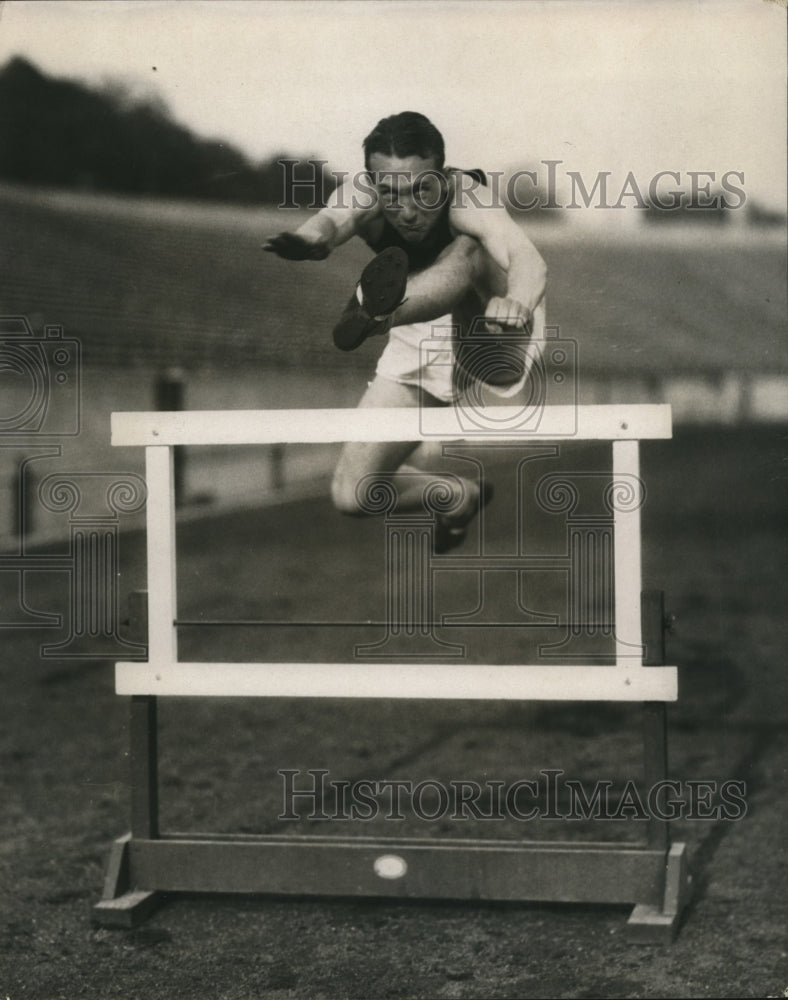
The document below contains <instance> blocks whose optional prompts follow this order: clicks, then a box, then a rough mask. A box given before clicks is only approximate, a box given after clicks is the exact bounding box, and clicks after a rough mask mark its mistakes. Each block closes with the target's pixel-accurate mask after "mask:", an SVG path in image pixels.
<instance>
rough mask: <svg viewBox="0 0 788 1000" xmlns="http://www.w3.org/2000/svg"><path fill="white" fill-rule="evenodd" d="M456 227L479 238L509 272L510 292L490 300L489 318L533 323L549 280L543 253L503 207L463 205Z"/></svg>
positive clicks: (457, 212) (507, 322) (504, 323)
mask: <svg viewBox="0 0 788 1000" xmlns="http://www.w3.org/2000/svg"><path fill="white" fill-rule="evenodd" d="M451 221H452V226H453V227H454V228H455V229H456V231H457V232H458V233H465V234H467V235H468V236H472V237H473V238H474V239H476V240H478V241H479V242H480V243H481V244H482V246H483V247H484V249H485V251H486V252H487V253H488V254H489V256H490V257H491V259H492V260H493V261H494V262H495V263H496V264H497V265H498V266H499V267H500V268H501V269H502V270H503V271H504V272H505V273H506V281H507V288H506V295H505V296H496V297H494V298H492V299H490V301H489V303H488V304H487V308H486V309H485V318H486V319H488V320H493V321H496V322H498V323H500V324H501V325H502V326H526V327H527V326H529V325H530V323H531V317H532V316H533V312H534V310H535V309H536V307H537V306H538V305H539V303H540V302H541V300H542V298H543V296H544V292H545V286H546V283H547V265H546V264H545V262H544V260H543V259H542V256H541V254H540V253H539V251H538V250H537V249H536V247H535V246H534V245H533V243H532V242H531V241H530V240H529V239H528V237H527V236H526V235H525V233H524V232H523V231H522V229H521V228H520V226H518V225H517V223H516V222H515V221H514V220H513V219H512V218H511V216H510V215H509V213H508V212H507V211H506V209H505V208H503V206H498V205H489V206H488V205H473V204H465V205H459V206H458V207H457V208H456V209H454V210H453V211H452V217H451Z"/></svg>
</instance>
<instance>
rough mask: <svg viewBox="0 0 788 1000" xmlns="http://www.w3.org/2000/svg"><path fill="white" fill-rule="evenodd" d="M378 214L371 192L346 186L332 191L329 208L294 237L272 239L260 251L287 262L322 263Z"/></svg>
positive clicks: (288, 235) (296, 232)
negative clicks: (284, 258)
mask: <svg viewBox="0 0 788 1000" xmlns="http://www.w3.org/2000/svg"><path fill="white" fill-rule="evenodd" d="M377 214H378V204H377V196H376V195H375V193H374V191H373V190H372V189H367V188H361V189H358V188H356V187H355V185H354V184H351V183H350V182H347V183H345V184H343V185H342V186H341V187H338V188H336V190H334V191H332V193H331V196H330V198H329V200H328V204H327V205H326V207H325V208H322V209H321V210H320V211H319V212H318V213H317V215H313V216H310V218H308V219H307V221H306V222H304V223H303V224H302V225H301V226H299V227H298V229H296V230H295V232H294V233H280V235H279V236H274V237H272V238H271V239H270V240H269V241H268V243H267V244H266V246H265V247H264V248H263V249H265V250H269V251H271V252H272V253H276V254H279V256H281V257H286V258H287V259H289V260H323V259H324V258H325V257H327V256H328V255H329V254H330V253H331V251H332V250H334V249H335V248H336V247H338V246H341V245H342V244H343V243H346V242H347V241H348V240H349V239H350V238H351V236H356V235H357V234H358V233H359V232H361V230H362V228H363V227H364V225H365V224H368V223H369V221H371V219H372V218H374V217H376V216H377Z"/></svg>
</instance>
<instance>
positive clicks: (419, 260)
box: [363, 167, 487, 273]
mask: <svg viewBox="0 0 788 1000" xmlns="http://www.w3.org/2000/svg"><path fill="white" fill-rule="evenodd" d="M448 172H449V173H463V174H467V175H468V176H469V177H473V179H474V180H476V181H479V182H480V183H481V184H485V185H486V184H487V177H486V175H485V173H484V171H483V170H453V169H452V168H451V167H450V168H449V171H448ZM450 201H451V198H449V197H447V198H446V203H445V204H444V205H442V206H441V208H440V209H438V211H440V218H439V219H438V221H437V222H436V223H435V225H434V227H433V228H432V229H431V230H430V232H429V233H428V235H427V237H426V239H424V240H422V242H421V243H409V242H408V241H407V240H406V239H405V238H404V237H403V236H401V235H400V234H399V233H398V232H397V230H396V229H395V228H394V226H392V225H391V223H390V222H389V221H388V219H386V218H384V219H383V228H382V230H381V233H380V236H378V237H377V239H369V238H367V237H366V236H365V237H363V239H364V242H365V243H366V244H367V246H368V247H369V248H370V250H372V251H374V253H376V254H378V253H380V252H381V251H382V250H387V249H388V248H389V247H399V249H400V250H404V251H405V253H406V254H407V256H408V264H409V267H408V271H409V272H411V273H412V272H415V271H423V270H424V269H425V268H427V267H429V266H430V265H431V264H434V263H435V261H436V260H437V259H438V257H439V256H440V255H441V254H442V253H443V251H444V250H445V249H446V247H447V246H448V245H449V244H450V243H451V242H453V240H454V236H453V234H452V232H451V228H450V227H449V203H450Z"/></svg>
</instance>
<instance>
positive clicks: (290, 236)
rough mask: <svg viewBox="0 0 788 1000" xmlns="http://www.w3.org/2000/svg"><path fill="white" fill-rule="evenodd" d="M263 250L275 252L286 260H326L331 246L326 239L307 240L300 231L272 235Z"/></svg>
mask: <svg viewBox="0 0 788 1000" xmlns="http://www.w3.org/2000/svg"><path fill="white" fill-rule="evenodd" d="M263 250H267V251H268V253H275V254H276V255H277V257H283V258H284V259H285V260H325V258H326V257H328V255H329V253H330V252H331V248H330V247H329V245H328V244H327V243H326V242H325V241H324V240H307V239H304V237H303V236H299V235H298V233H280V234H279V235H278V236H271V237H269V239H268V242H267V243H265V244H264V246H263Z"/></svg>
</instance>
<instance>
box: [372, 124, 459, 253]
mask: <svg viewBox="0 0 788 1000" xmlns="http://www.w3.org/2000/svg"><path fill="white" fill-rule="evenodd" d="M443 159H444V149H443V136H442V135H441V134H440V132H439V131H438V130H437V129H436V128H435V126H434V125H433V124H432V122H431V121H430V120H429V119H428V118H425V117H424V115H420V114H418V112H416V111H403V112H402V113H401V114H398V115H392V116H391V117H389V118H383V119H382V120H381V121H379V122H378V124H377V125H376V126H375V128H374V129H373V130H372V131H371V132H370V134H369V135H368V136H367V137H366V139H365V140H364V162H365V165H366V168H367V172H368V173H369V175H370V177H371V179H372V182H373V183H374V185H375V188H376V190H377V192H378V196H379V198H380V208H381V211H382V213H383V215H384V217H385V218H386V219H387V220H388V221H389V223H390V224H391V225H392V226H393V227H394V228H395V229H396V230H397V232H399V233H400V234H401V236H402V237H403V238H404V239H406V240H407V241H408V242H409V243H421V242H422V241H423V240H424V239H425V238H426V237H427V236H428V235H429V233H430V232H431V230H432V229H433V227H434V226H435V225H436V224H437V222H438V221H439V218H440V212H439V211H438V210H439V209H440V208H442V207H443V205H444V203H445V198H446V184H445V179H444V177H443Z"/></svg>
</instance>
